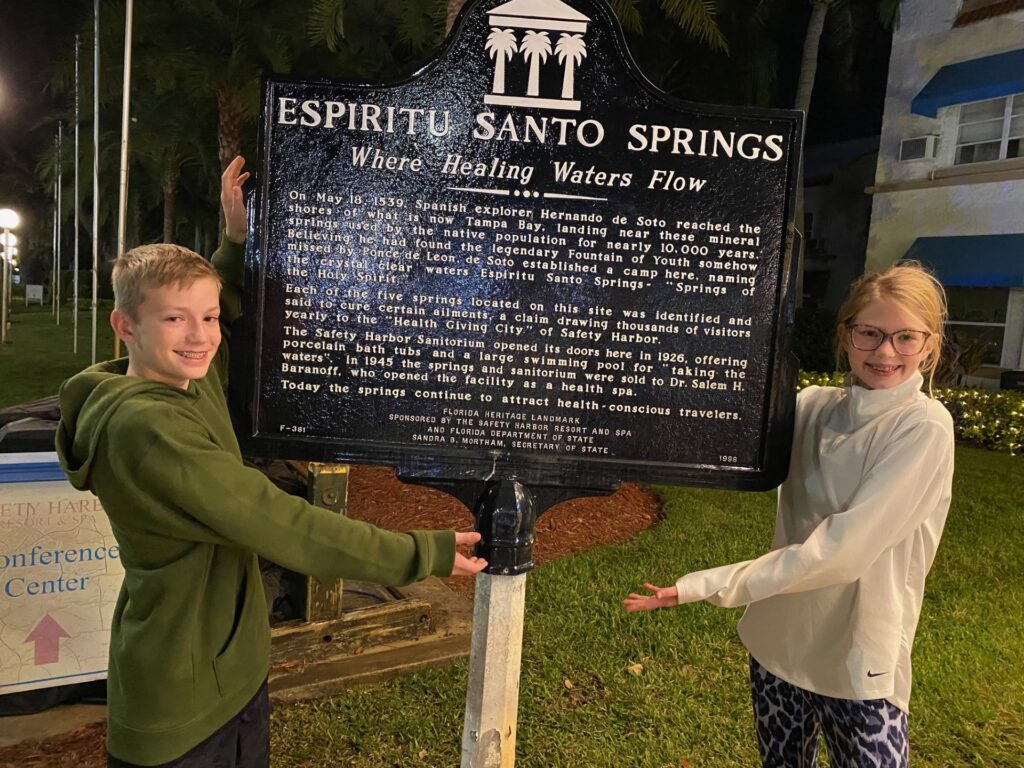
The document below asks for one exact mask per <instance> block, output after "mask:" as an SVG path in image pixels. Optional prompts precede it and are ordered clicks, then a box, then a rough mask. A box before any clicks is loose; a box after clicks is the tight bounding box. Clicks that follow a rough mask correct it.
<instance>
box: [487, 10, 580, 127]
mask: <svg viewBox="0 0 1024 768" xmlns="http://www.w3.org/2000/svg"><path fill="white" fill-rule="evenodd" d="M488 19H489V21H490V26H491V33H490V34H489V35H488V36H487V41H486V43H485V44H484V49H485V50H486V51H487V55H488V56H489V57H490V58H491V60H493V61H494V83H493V87H492V89H491V91H492V92H491V93H490V94H488V95H486V96H484V102H485V103H486V104H503V105H507V106H513V107H543V108H546V109H564V110H569V111H573V112H578V111H579V110H580V109H581V107H582V105H581V103H580V102H579V101H578V100H577V99H576V98H575V93H576V71H577V67H578V66H579V65H580V63H581V62H582V61H583V59H585V58H586V56H587V44H586V42H585V41H584V39H583V35H584V34H585V33H586V31H587V24H588V23H589V22H590V18H589V17H588V16H584V15H583V14H582V13H580V12H579V11H577V10H576V9H575V8H573V7H572V6H570V5H568V4H567V3H564V2H562V0H510V2H507V3H504V4H502V5H499V6H496V7H495V8H492V9H491V10H490V12H489V13H488ZM519 29H521V30H524V32H523V35H522V39H521V40H519V39H518V38H517V35H516V30H519ZM552 34H558V35H559V37H558V42H557V43H556V44H555V47H554V53H555V58H554V59H552V58H551V54H552V46H551V36H552ZM517 52H518V53H520V54H522V56H521V57H517V56H516V55H515V54H516V53H517ZM549 60H551V61H552V62H557V64H558V65H559V66H561V67H562V68H563V71H562V78H561V82H562V89H561V92H560V93H551V94H549V95H545V94H542V93H541V90H542V88H545V87H549V86H553V84H554V80H553V78H552V79H551V80H549V79H548V78H546V77H543V76H542V73H543V72H544V65H545V64H547V63H548V61H549ZM524 66H525V68H526V71H525V75H526V77H525V80H526V95H525V96H514V95H508V94H507V90H508V87H509V81H510V75H511V72H510V70H513V71H515V73H516V74H515V75H511V82H513V83H515V82H519V83H521V82H522V81H523V79H524V78H523V75H524V70H523V67H524ZM545 83H547V84H548V86H545ZM519 87H522V86H521V85H520V86H519ZM549 90H550V88H549Z"/></svg>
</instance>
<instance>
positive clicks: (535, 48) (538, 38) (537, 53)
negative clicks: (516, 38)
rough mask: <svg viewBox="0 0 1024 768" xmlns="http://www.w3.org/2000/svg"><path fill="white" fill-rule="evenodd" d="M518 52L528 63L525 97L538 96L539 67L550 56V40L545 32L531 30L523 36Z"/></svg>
mask: <svg viewBox="0 0 1024 768" xmlns="http://www.w3.org/2000/svg"><path fill="white" fill-rule="evenodd" d="M519 50H520V51H521V52H522V54H523V58H525V59H526V60H527V61H528V62H530V80H529V85H528V86H527V89H526V95H527V96H537V95H539V94H540V65H541V63H542V62H545V61H547V60H548V56H550V55H551V38H549V37H548V33H547V32H535V31H534V30H532V29H529V30H527V31H526V34H525V35H523V44H522V45H521V46H520V48H519Z"/></svg>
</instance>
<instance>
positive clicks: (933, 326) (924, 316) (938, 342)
mask: <svg viewBox="0 0 1024 768" xmlns="http://www.w3.org/2000/svg"><path fill="white" fill-rule="evenodd" d="M876 299H884V300H888V301H891V302H893V303H894V304H899V305H900V306H901V307H902V308H903V309H904V310H906V311H907V312H909V313H910V314H912V315H914V317H916V318H918V319H919V320H921V322H923V323H924V324H925V326H926V327H925V328H923V329H921V330H926V331H928V332H929V333H931V334H932V337H934V339H935V341H934V342H933V345H932V349H931V352H929V354H928V357H926V358H925V359H924V360H923V361H922V363H921V373H922V375H923V376H924V377H925V379H926V381H927V383H928V394H929V395H930V394H931V393H932V384H933V382H934V380H935V369H936V368H937V367H938V365H939V359H940V358H941V356H942V346H943V342H944V341H945V333H944V331H945V327H946V318H947V316H948V310H947V308H946V291H945V289H944V288H943V287H942V283H940V282H939V281H938V279H937V278H936V277H935V275H933V274H932V273H931V272H929V271H928V270H927V269H926V268H925V267H924V266H923V265H922V264H921V263H920V262H917V261H903V262H900V263H898V264H895V265H893V266H891V267H889V268H888V269H886V270H885V271H884V272H870V273H868V274H865V275H862V276H861V277H859V278H858V279H857V280H856V281H854V283H853V285H851V286H850V295H849V296H847V297H846V301H844V302H843V305H842V306H841V307H840V308H839V314H838V317H837V319H838V321H839V323H838V325H837V326H836V363H837V367H838V368H839V369H840V370H844V369H848V368H849V361H848V360H847V359H846V354H845V352H846V350H845V349H844V346H843V342H844V341H845V340H846V334H848V333H849V330H848V326H849V324H850V323H851V322H852V321H853V319H854V318H855V317H856V316H857V314H858V313H860V312H861V311H862V310H863V309H864V308H865V307H866V306H867V305H868V304H870V303H871V302H872V301H875V300H876ZM929 341H931V337H929ZM844 364H845V365H844Z"/></svg>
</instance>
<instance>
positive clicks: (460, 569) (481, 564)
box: [452, 531, 487, 576]
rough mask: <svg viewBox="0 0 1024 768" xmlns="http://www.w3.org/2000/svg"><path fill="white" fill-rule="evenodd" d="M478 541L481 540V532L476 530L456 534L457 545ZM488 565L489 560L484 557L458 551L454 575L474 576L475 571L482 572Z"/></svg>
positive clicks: (453, 570)
mask: <svg viewBox="0 0 1024 768" xmlns="http://www.w3.org/2000/svg"><path fill="white" fill-rule="evenodd" d="M478 541H480V534H479V533H477V532H476V531H471V532H469V533H456V534H455V546H456V547H459V546H462V545H464V544H476V543H477V542H478ZM486 567H487V561H486V560H484V559H483V558H482V557H466V556H465V555H463V554H461V553H460V552H458V551H456V552H455V565H453V566H452V576H472V575H473V574H474V573H480V571H482V570H483V569H484V568H486Z"/></svg>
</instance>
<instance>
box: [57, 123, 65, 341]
mask: <svg viewBox="0 0 1024 768" xmlns="http://www.w3.org/2000/svg"><path fill="white" fill-rule="evenodd" d="M63 205H64V123H57V325H60V268H61V258H60V247H61V239H62V238H61V228H62V225H63V221H62V218H63V217H62V216H61V213H62V206H63Z"/></svg>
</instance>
